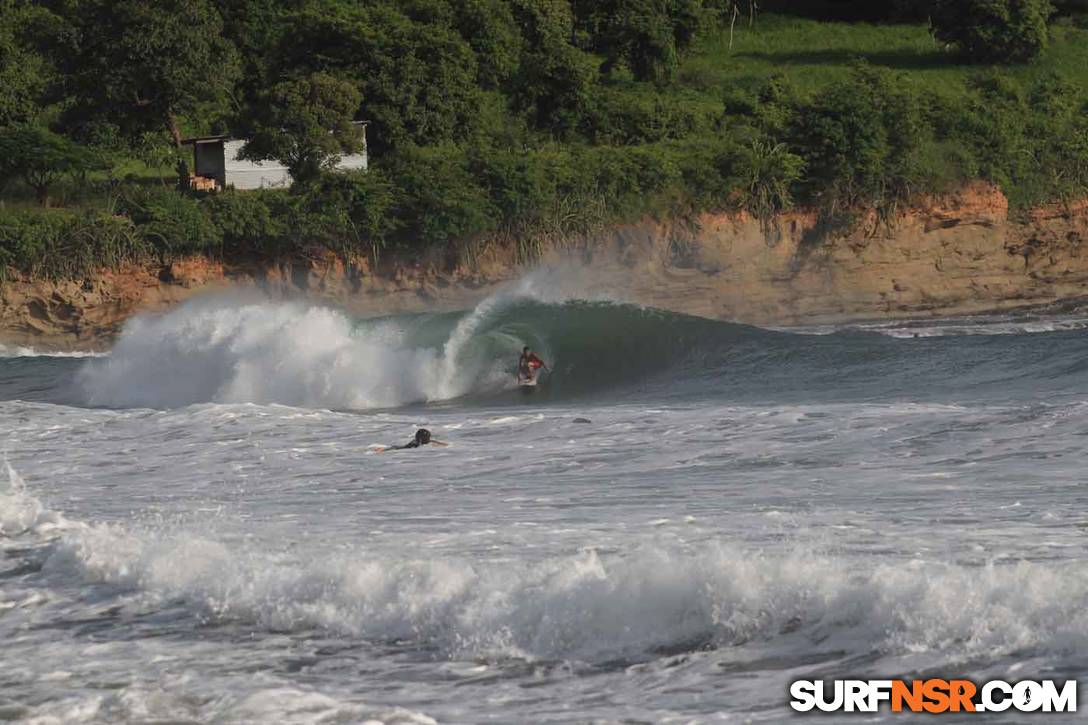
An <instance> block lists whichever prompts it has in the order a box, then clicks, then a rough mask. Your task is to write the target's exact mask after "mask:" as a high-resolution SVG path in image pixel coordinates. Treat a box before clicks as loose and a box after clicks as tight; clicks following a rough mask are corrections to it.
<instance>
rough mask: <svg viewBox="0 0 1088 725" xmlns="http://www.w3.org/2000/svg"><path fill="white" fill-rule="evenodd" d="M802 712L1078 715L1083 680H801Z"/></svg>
mask: <svg viewBox="0 0 1088 725" xmlns="http://www.w3.org/2000/svg"><path fill="white" fill-rule="evenodd" d="M790 698H791V699H790V707H792V708H793V709H794V710H796V711H797V712H811V711H813V710H816V711H820V712H878V711H879V710H880V708H881V707H883V706H884V705H885V703H886V704H887V705H888V706H890V708H891V711H892V712H910V713H921V712H927V713H944V712H961V713H962V712H978V713H985V712H1005V711H1009V710H1012V711H1017V712H1076V711H1077V681H1076V680H1068V681H1066V682H1064V683H1062V684H1061V685H1060V686H1059V685H1058V683H1057V682H1055V681H1054V680H1022V681H1020V682H1005V681H1003V680H990V681H989V682H985V683H983V684H981V685H976V684H975V683H974V682H971V681H970V680H940V679H929V680H833V681H829V682H824V681H822V680H797V681H796V682H794V683H792V684H791V685H790Z"/></svg>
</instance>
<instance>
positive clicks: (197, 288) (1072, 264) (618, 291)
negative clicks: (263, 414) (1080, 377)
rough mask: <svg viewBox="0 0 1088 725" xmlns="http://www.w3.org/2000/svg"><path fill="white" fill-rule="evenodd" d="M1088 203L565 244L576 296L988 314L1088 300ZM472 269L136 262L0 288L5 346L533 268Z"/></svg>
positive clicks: (380, 305)
mask: <svg viewBox="0 0 1088 725" xmlns="http://www.w3.org/2000/svg"><path fill="white" fill-rule="evenodd" d="M1086 242H1088V200H1084V201H1081V202H1078V203H1075V204H1067V205H1053V206H1047V207H1042V208H1039V209H1036V210H1034V211H1032V212H1031V213H1029V214H1026V215H1023V217H1022V218H1020V217H1017V218H1015V219H1013V218H1010V216H1009V210H1008V202H1007V200H1006V199H1005V197H1004V196H1003V195H1002V194H1001V192H1000V191H999V190H997V189H996V188H994V187H991V186H987V185H982V184H977V185H973V186H970V187H967V188H965V189H963V190H961V191H959V192H958V193H955V194H951V195H949V196H946V197H942V198H938V199H932V200H929V201H927V202H925V203H922V204H919V205H918V206H916V207H913V208H910V209H907V210H904V211H902V212H901V213H900V214H899V215H898V216H897V217H896V218H895V219H893V220H891V221H890V223H884V222H882V221H881V220H879V219H878V218H877V216H876V215H875V214H869V215H868V217H866V218H864V219H863V220H862V222H861V224H860V225H858V227H857V229H855V230H854V231H852V232H850V233H849V234H846V235H841V234H840V235H835V234H831V235H828V234H827V231H826V230H824V229H821V228H820V225H819V220H818V218H817V216H816V214H814V213H809V212H796V213H790V214H785V215H783V216H781V217H780V218H778V219H776V220H774V222H773V223H772V224H770V225H764V224H760V222H759V221H758V220H756V219H753V218H751V217H750V216H748V215H746V214H706V215H703V216H701V217H699V218H698V219H695V220H692V221H688V222H684V223H680V222H645V223H642V224H637V225H629V226H622V227H616V228H613V229H610V230H608V231H606V232H605V233H603V234H601V235H599V236H596V237H594V238H592V239H585V240H580V241H578V242H574V243H569V244H562V245H558V244H557V245H553V246H551V247H548V248H546V249H545V250H544V254H543V259H542V260H541V261H540V263H539V264H540V265H541V266H544V267H554V268H560V269H563V270H564V271H565V273H564V275H563V278H564V279H565V280H566V284H567V285H568V287H569V288H570V291H572V292H573V293H575V294H579V293H581V294H583V295H584V296H590V297H593V296H607V297H611V298H613V299H618V300H625V301H630V302H635V303H640V304H646V305H652V306H656V307H662V308H666V309H670V310H674V311H677V312H684V313H688V314H694V315H701V316H704V317H712V318H719V319H729V320H735V321H740V322H747V323H753V324H805V323H829V322H842V321H847V320H861V319H880V318H891V317H925V316H944V315H954V314H966V313H977V312H986V311H995V310H1001V309H1008V308H1011V307H1022V306H1027V305H1034V304H1045V303H1053V302H1058V301H1062V300H1069V299H1075V298H1079V297H1082V296H1086V295H1088V253H1086V249H1085V244H1086ZM473 257H474V262H473V264H472V265H471V266H470V265H468V264H467V263H465V262H463V261H454V260H451V259H449V258H448V257H447V256H445V255H444V254H443V253H442V252H439V251H435V252H432V253H430V254H425V255H423V256H422V257H421V258H419V259H414V260H412V261H410V262H405V261H404V260H396V259H390V260H388V261H386V262H384V263H383V264H382V265H380V266H379V267H378V268H377V269H369V268H368V267H367V266H366V265H364V266H363V267H362V268H361V269H352V270H346V269H345V268H344V266H343V265H342V264H340V263H339V262H338V261H337V260H335V259H332V258H321V259H316V260H313V261H310V262H307V263H295V264H293V265H289V266H286V265H271V266H270V265H267V264H264V263H261V262H257V261H254V262H251V263H245V264H236V265H224V264H223V263H221V262H217V261H214V260H208V259H203V258H194V259H186V260H181V261H178V262H175V263H174V264H172V265H171V266H170V267H169V268H166V269H162V268H160V267H157V266H131V267H127V268H124V269H121V270H117V271H103V272H102V273H100V274H98V275H96V276H94V277H93V278H92V279H87V280H84V281H82V282H62V283H51V282H44V281H40V280H25V279H22V280H19V279H17V280H13V281H11V282H8V283H6V284H4V285H3V286H2V288H0V343H6V344H19V345H29V346H34V347H37V348H39V349H57V348H62V349H77V348H82V349H86V348H104V347H108V346H109V343H110V341H111V339H112V337H113V336H114V335H116V334H117V332H118V331H119V330H120V328H121V326H122V325H123V323H124V321H125V320H126V319H127V318H129V317H130V316H132V315H134V314H137V313H154V312H158V311H162V310H164V309H167V308H169V307H171V306H173V305H176V304H178V303H179V302H182V301H184V300H186V299H189V298H191V297H193V296H196V295H199V294H206V293H209V292H214V291H223V290H227V289H231V288H238V287H241V288H247V289H259V290H262V291H263V292H264V293H265V294H268V295H270V296H273V297H277V298H280V297H288V298H290V297H305V298H309V299H312V300H315V301H318V302H321V303H326V304H333V305H336V306H340V307H343V308H345V309H346V310H348V311H349V312H350V313H352V314H356V315H377V314H388V313H393V312H406V311H422V310H436V309H438V310H445V309H463V308H466V307H470V306H471V305H473V304H475V303H476V302H477V301H479V300H480V299H482V298H484V297H486V296H487V295H488V294H491V293H492V292H494V291H495V290H497V289H499V288H501V287H502V286H503V285H504V284H507V283H509V282H511V281H513V280H515V279H518V278H519V277H522V276H523V275H525V274H526V273H527V272H529V270H528V269H527V268H525V267H522V266H520V265H519V264H517V262H516V253H515V251H514V250H513V249H512V247H511V246H510V245H503V244H501V243H498V242H493V243H490V244H479V245H477V252H476V254H474V255H473Z"/></svg>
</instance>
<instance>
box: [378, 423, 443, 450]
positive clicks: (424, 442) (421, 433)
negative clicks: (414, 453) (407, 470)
mask: <svg viewBox="0 0 1088 725" xmlns="http://www.w3.org/2000/svg"><path fill="white" fill-rule="evenodd" d="M428 445H429V446H442V447H443V448H445V447H446V446H448V445H449V443H445V442H443V441H440V440H438V439H437V438H432V437H431V432H430V431H429V430H427V429H426V428H420V429H419V430H417V431H416V436H415V438H413V439H412V440H410V441H408V442H407V443H405V444H404V445H403V446H382V447H381V448H375V449H374V452H375V453H385V452H386V451H403V450H406V449H408V448H420V447H422V446H428Z"/></svg>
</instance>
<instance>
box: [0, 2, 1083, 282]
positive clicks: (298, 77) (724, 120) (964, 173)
mask: <svg viewBox="0 0 1088 725" xmlns="http://www.w3.org/2000/svg"><path fill="white" fill-rule="evenodd" d="M640 1H641V0H609V2H608V3H592V2H588V1H585V0H573V2H568V0H548V2H531V3H530V2H524V1H523V0H413V2H410V3H400V4H398V3H390V2H388V0H370V1H369V2H366V3H361V4H360V3H346V2H342V1H341V0H306V1H305V2H301V3H285V2H278V0H243V1H241V2H240V4H239V6H238V7H235V6H234V5H231V4H225V5H223V6H222V8H219V7H218V5H217V4H215V3H211V2H210V1H209V0H182V2H180V4H178V3H161V4H157V5H155V10H154V11H149V12H152V14H151V16H150V17H151V20H147V19H146V18H144V15H141V16H140V17H141V18H144V20H142V21H141V22H147V23H150V25H145V26H142V27H136V28H135V29H133V28H132V27H130V26H129V25H124V24H125V23H127V22H128V20H127V19H126V18H127V16H124V15H121V16H118V13H121V12H123V11H124V8H125V7H127V5H126V3H136V5H135V6H133V7H137V6H140V3H139V2H137V0H123V2H119V3H101V2H99V0H72V3H71V4H70V5H58V6H57V7H58V8H64V7H73V8H82V10H81V12H79V13H77V14H75V15H72V16H70V17H64V16H63V13H62V12H61V11H60V10H58V11H57V12H58V13H60V14H59V15H56V16H53V15H49V16H48V17H45V16H41V17H40V15H41V8H42V7H45V6H37V5H34V4H33V3H25V4H24V3H22V2H21V1H20V0H0V8H7V9H8V11H9V12H10V10H11V8H17V9H18V8H22V9H23V10H22V11H23V12H25V13H29V15H27V17H29V18H31V20H33V22H31V21H30V20H28V21H27V22H26V28H29V29H38V30H37V31H35V32H44V31H40V29H41V28H54V34H55V35H56V37H58V38H60V39H61V40H64V39H67V38H70V37H77V38H78V37H79V33H81V32H82V33H85V34H86V33H92V34H94V33H97V34H99V35H101V34H102V32H104V30H110V29H112V28H113V27H114V26H115V25H117V24H118V23H121V24H123V25H124V28H125V30H124V31H123V32H121V31H119V32H120V35H117V33H114V35H117V37H116V38H115V40H114V41H113V44H111V45H109V46H108V47H103V48H101V49H96V48H95V47H94V46H93V45H90V46H88V45H87V44H86V43H84V44H82V45H80V44H77V45H74V46H71V49H70V50H69V51H66V52H59V51H57V48H60V49H61V51H64V46H63V44H62V43H61V41H60V40H56V39H55V38H54V37H53V36H49V35H48V33H46V36H45V40H41V41H40V42H37V44H34V43H30V42H29V41H27V42H25V43H24V45H22V46H20V45H19V43H20V42H21V41H20V40H19V36H18V34H16V35H14V36H12V37H11V38H8V40H7V41H5V36H4V35H3V33H0V46H4V43H5V42H7V43H8V47H9V49H10V48H13V49H14V50H15V51H18V52H20V53H23V54H24V56H25V57H24V58H23V60H22V61H21V64H18V65H15V64H13V63H12V61H11V59H12V58H15V59H16V60H18V59H19V58H18V53H15V54H12V53H9V55H8V56H0V78H4V77H10V76H14V77H15V80H16V81H19V83H15V82H12V83H9V85H8V88H10V89H14V90H13V91H12V92H10V93H8V94H7V95H4V94H3V93H0V172H2V173H0V181H2V182H3V184H2V185H0V273H3V274H7V273H10V272H11V271H12V270H20V271H22V272H24V273H28V274H33V275H38V276H61V277H77V278H78V277H79V276H81V275H84V274H87V273H88V271H89V270H91V269H93V268H94V267H95V266H96V265H98V264H103V263H106V264H115V263H117V261H118V260H124V259H158V260H161V261H168V260H169V259H170V258H171V257H172V256H174V255H177V254H181V253H189V252H203V253H207V254H213V255H224V256H232V255H260V256H267V257H297V256H300V255H305V254H307V253H308V251H309V250H311V249H313V248H323V249H326V250H330V251H332V252H334V253H335V254H338V255H340V256H342V257H343V258H344V260H345V261H346V262H348V263H354V262H355V261H358V260H360V259H362V258H364V257H370V258H371V259H376V258H378V257H379V256H380V255H382V254H384V253H386V252H387V251H388V250H390V249H399V250H401V251H402V252H406V253H411V252H412V251H413V250H415V249H418V248H421V247H431V246H435V245H439V246H448V247H451V250H450V251H451V254H450V256H451V257H457V256H461V257H467V258H471V257H472V254H473V250H474V249H476V247H477V246H478V243H479V240H481V239H485V238H494V237H496V236H498V237H505V238H507V239H509V240H513V241H514V242H515V243H517V244H518V245H519V249H520V250H522V252H523V254H524V256H525V257H526V258H531V257H532V256H533V254H534V253H535V250H537V249H538V248H539V246H540V243H541V242H542V241H543V240H546V239H556V238H565V237H572V236H578V235H584V234H587V233H592V232H593V231H594V230H595V229H598V228H600V227H601V226H602V225H607V224H611V223H616V222H622V221H628V220H632V219H637V218H640V217H643V216H646V215H658V216H688V215H692V214H695V213H698V212H701V211H706V210H720V209H746V210H748V211H749V212H751V213H753V214H755V215H757V216H758V217H760V218H761V219H762V220H763V221H764V222H765V223H766V224H767V225H768V226H771V225H773V220H774V217H775V215H776V214H777V213H779V212H782V211H784V210H786V209H789V208H790V207H792V206H794V205H798V204H800V205H805V206H808V207H812V208H815V209H817V210H818V211H819V212H820V213H821V214H822V215H823V216H824V219H825V221H826V225H825V226H826V228H827V229H828V230H829V234H834V233H835V232H836V230H839V231H841V230H846V229H849V228H850V226H851V225H852V224H853V223H854V222H855V221H856V219H857V218H859V212H860V211H862V210H866V209H874V208H875V209H877V210H878V211H879V212H880V213H881V215H883V216H884V217H885V218H886V219H888V220H889V222H890V221H891V220H893V219H894V214H895V212H896V210H897V209H898V208H900V207H901V206H902V205H904V204H909V203H910V201H911V199H912V198H913V197H914V196H916V195H918V194H920V193H929V192H939V191H943V190H947V189H950V188H952V187H954V186H955V185H957V184H960V183H963V182H966V181H970V180H974V179H985V180H988V181H991V182H993V183H995V184H998V185H1000V186H1001V188H1002V189H1003V190H1004V191H1005V193H1006V194H1007V195H1008V196H1009V198H1010V201H1011V203H1012V205H1013V207H1014V208H1018V209H1022V208H1027V207H1030V206H1032V205H1036V204H1039V203H1043V202H1047V201H1052V200H1060V199H1070V198H1074V197H1077V196H1083V195H1084V194H1086V193H1088V29H1085V27H1082V26H1085V25H1088V24H1086V23H1085V22H1084V21H1083V19H1078V18H1077V17H1075V16H1070V15H1066V16H1061V17H1057V18H1056V19H1054V20H1053V21H1052V22H1051V25H1050V28H1049V43H1048V44H1047V45H1046V47H1044V48H1042V50H1041V52H1039V54H1038V57H1036V58H1035V59H1034V60H1032V61H1031V62H1028V63H1019V64H1011V63H1010V64H997V65H993V64H981V63H973V62H971V59H970V58H969V57H966V56H965V55H964V54H963V53H960V52H957V51H956V49H955V48H953V47H949V46H948V45H947V44H945V43H942V42H938V41H937V40H935V39H934V36H933V35H932V34H931V32H930V29H929V27H928V26H927V25H925V24H923V23H921V22H913V23H904V22H884V23H871V22H847V21H843V20H829V19H819V15H820V14H819V12H814V13H812V14H814V15H816V16H817V17H815V18H813V17H800V16H794V15H787V14H774V13H764V14H761V15H759V16H758V18H757V19H756V21H755V22H754V23H753V24H751V25H749V23H748V20H747V18H746V17H744V16H741V17H740V18H739V19H738V21H737V22H736V24H735V27H734V28H733V29H732V31H731V30H730V26H729V23H728V22H727V20H728V17H729V16H728V15H726V16H724V17H723V16H722V15H721V14H719V13H718V11H717V10H712V8H719V9H720V8H722V7H731V6H730V4H729V3H728V2H726V3H721V2H709V0H708V1H707V2H702V1H701V0H684V2H676V3H672V4H669V5H668V7H671V8H673V9H674V10H675V12H676V14H675V15H668V16H666V15H663V16H662V17H661V18H659V19H656V20H654V22H652V23H650V24H649V25H648V26H646V25H640V24H639V22H638V19H639V17H640V16H638V15H637V14H636V15H631V14H630V13H627V14H625V13H624V11H623V8H624V7H626V6H627V5H628V4H631V3H637V2H640ZM926 1H927V2H930V1H933V0H926ZM5 2H6V3H7V4H6V5H2V3H5ZM1032 2H1043V0H1032ZM48 5H49V4H46V6H48ZM659 5H660V6H661V7H665V6H666V4H659ZM840 5H841V3H840ZM898 5H899V6H902V5H904V3H903V2H899V3H898ZM142 7H143V6H140V8H142ZM639 7H642V6H639ZM655 7H656V6H655ZM119 8H120V9H119ZM299 8H301V9H299ZM133 12H136V10H134V11H133ZM139 12H140V13H143V12H144V11H143V10H142V9H140V10H139ZM662 12H663V11H662ZM874 12H875V11H873V10H867V12H866V15H872V14H873V13H874ZM36 13H37V14H36ZM154 13H158V14H157V15H155V14H154ZM178 13H182V14H184V13H189V14H190V16H185V17H181V16H179V15H178ZM840 14H841V13H840ZM838 15H839V14H836V17H838ZM43 17H45V19H43ZM96 18H97V19H98V20H96ZM179 18H180V19H179ZM46 20H48V22H46ZM181 21H184V23H183V22H181ZM95 22H100V23H101V24H100V25H98V26H96V25H95ZM65 23H68V24H69V25H70V27H67V26H65ZM171 23H176V24H178V28H179V29H176V30H173V31H171V32H172V33H174V34H173V35H171V34H170V33H164V34H162V36H161V37H160V36H159V35H158V32H159V31H160V30H161V29H162V28H170V27H173V26H172V25H171ZM192 23H203V26H201V27H203V28H204V30H205V31H206V32H207V33H210V34H211V36H210V37H211V38H212V40H211V41H208V42H204V41H199V42H198V41H197V40H193V41H192V43H191V45H189V46H186V47H184V48H180V49H177V50H176V52H175V50H174V49H175V46H176V35H177V34H178V33H180V34H183V35H187V36H192V34H191V32H190V30H189V25H191V24H192ZM625 23H626V24H625ZM56 27H61V28H64V32H63V33H58V32H55V28H56ZM663 28H664V29H665V30H664V31H663V30H662V29H663ZM111 32H112V31H111ZM28 33H29V35H33V34H32V33H30V31H29V30H28ZM125 33H128V34H129V35H126V34H125ZM28 37H29V36H28ZM111 37H112V36H111ZM156 42H161V43H163V51H162V53H161V54H160V55H159V56H156V58H159V59H161V62H162V65H163V66H165V67H166V68H167V69H169V68H171V67H172V66H171V63H175V62H177V63H179V65H178V66H177V67H176V68H174V71H175V72H174V75H169V76H164V75H162V74H161V73H160V72H159V71H160V70H161V69H159V68H157V66H156V67H153V68H152V71H148V72H149V73H150V75H148V77H147V78H144V79H143V82H144V83H145V85H143V86H139V87H135V88H130V87H129V86H127V85H126V84H131V83H134V82H135V81H133V80H132V79H133V78H134V77H135V78H137V79H139V78H140V74H141V73H143V72H145V71H146V68H145V66H147V64H146V63H145V64H144V65H143V66H138V67H133V68H127V69H126V68H124V65H125V63H127V62H129V60H127V59H128V58H129V56H128V55H126V56H115V55H112V54H113V53H114V45H122V46H123V45H124V44H125V43H129V44H130V51H131V52H130V55H131V54H136V55H137V56H138V54H139V53H141V52H147V48H148V47H151V48H154V47H155V46H154V44H155V43H156ZM13 52H14V51H13ZM34 53H39V56H40V57H38V62H37V65H35V63H34V62H30V61H32V60H33V59H34V57H35V56H34ZM50 53H53V54H54V55H50ZM58 53H59V54H58ZM66 53H67V54H66ZM81 54H82V55H81ZM88 54H90V55H88ZM96 54H98V55H96ZM99 55H102V56H103V57H101V58H99ZM174 55H177V56H178V58H176V59H175V58H174V57H173V56H174ZM69 56H71V57H69ZM4 58H7V60H4ZM73 58H74V59H75V60H73ZM28 59H29V60H28ZM77 60H78V61H79V63H77V62H75V61H77ZM99 61H102V62H104V63H108V65H106V66H103V70H101V71H97V72H95V73H92V74H87V73H86V72H85V69H84V68H83V66H84V65H87V64H92V65H93V64H94V63H97V62H99ZM182 61H183V62H182ZM5 63H8V65H7V66H5V65H4V64H5ZM81 64H82V65H81ZM201 64H204V65H203V66H202V65H201ZM153 65H154V64H153ZM115 66H121V70H124V71H125V72H124V73H123V74H120V75H119V76H117V77H116V78H114V77H111V76H110V73H112V69H113V68H114V67H115ZM35 68H36V69H38V70H36V71H35V73H37V75H33V74H30V75H27V74H29V73H30V71H28V70H26V69H35ZM194 68H197V69H200V68H203V69H204V71H203V72H204V73H205V74H208V73H211V74H213V75H215V76H216V77H215V78H213V79H212V80H211V81H209V83H208V84H204V82H203V80H201V78H203V76H201V77H200V78H198V77H197V76H196V75H192V74H193V73H194V72H195V71H194V70H193V69H194ZM24 71H25V72H24ZM19 73H23V76H25V77H21V76H19ZM5 74H6V75H5ZM20 78H21V80H20ZM179 79H181V80H180V81H179ZM20 83H21V85H20ZM171 83H173V84H175V85H174V86H170V88H172V90H171V92H170V93H172V94H173V95H170V93H166V92H164V94H163V97H162V98H155V99H148V102H147V104H146V107H147V108H150V109H153V110H154V112H152V111H147V110H145V107H144V105H139V106H138V107H131V106H126V103H127V102H128V101H127V99H128V98H130V96H131V95H132V94H137V95H138V94H139V93H141V92H145V90H142V89H146V88H148V87H150V88H156V89H158V88H159V87H160V86H161V85H163V84H166V85H167V86H169V84H171ZM148 84H149V85H148ZM205 85H207V87H208V88H210V89H211V90H212V91H214V93H212V92H211V91H208V92H207V93H205V92H204V89H205ZM115 86H116V88H115ZM103 88H105V89H107V90H108V93H107V92H104V91H103V90H102V89H103ZM20 89H23V90H25V91H26V92H25V94H23V95H20V93H22V91H21V90H20ZM35 94H37V95H35ZM110 94H113V95H110ZM315 99H316V100H315ZM5 104H7V105H5ZM307 104H308V105H307ZM20 114H21V115H20ZM5 118H6V119H8V120H7V121H5V120H4V119H5ZM352 118H366V119H368V120H371V121H372V122H373V123H372V126H371V130H370V134H369V136H370V141H371V152H372V168H371V171H370V172H369V173H366V174H359V173H355V174H335V173H326V172H324V171H321V169H322V167H323V164H324V163H325V159H326V158H335V153H337V152H339V151H343V150H347V149H348V147H349V146H350V144H351V143H353V140H352V138H351V137H350V135H351V125H350V121H351V119H352ZM12 119H14V120H12ZM28 128H29V129H32V133H30V136H27V133H29V132H27V131H26V129H28ZM285 129H292V130H291V131H287V130H285ZM225 130H230V131H233V132H235V133H238V134H242V135H246V136H251V137H254V138H255V143H254V150H253V153H254V154H257V155H258V157H263V158H279V159H281V160H283V161H284V163H285V164H287V165H288V166H290V167H292V168H294V169H295V170H296V173H297V174H298V183H296V184H295V185H294V187H293V188H292V189H291V190H290V191H286V190H277V191H261V192H244V193H243V192H233V191H225V192H220V193H216V194H211V195H209V194H204V193H200V194H197V193H191V192H179V191H177V190H176V188H175V185H174V179H173V175H174V174H173V169H174V166H175V163H176V160H177V158H178V157H177V154H178V151H177V150H175V148H174V147H173V145H172V144H171V142H170V135H171V134H182V133H187V134H193V133H206V132H209V131H225ZM20 134H22V135H20ZM34 134H37V136H35V135H34ZM9 136H11V137H12V138H16V140H18V139H19V138H24V137H33V138H39V137H40V138H41V139H42V140H41V141H40V142H41V143H43V144H51V148H52V149H53V151H52V152H51V153H52V156H49V158H55V159H56V160H57V164H59V165H60V166H59V167H58V168H56V169H52V170H50V169H41V168H37V167H36V166H35V164H37V166H41V164H40V163H39V162H40V160H41V159H42V158H45V157H46V156H47V155H45V154H36V153H34V149H33V148H31V149H30V151H31V153H29V154H27V153H23V152H26V151H27V148H25V143H24V147H20V146H19V145H18V143H16V144H15V145H14V146H12V145H11V143H10V142H7V141H5V139H6V138H8V137H9ZM5 143H8V145H7V146H5V145H4V144H5ZM330 143H331V146H330ZM5 148H7V149H9V151H5ZM20 153H22V158H23V159H24V162H25V163H24V166H26V165H29V166H30V167H31V168H30V169H29V172H28V170H27V169H26V168H23V167H20V166H18V164H16V163H15V162H14V161H13V159H16V160H17V159H19V158H20ZM261 154H263V156H260V155H261ZM35 174H37V175H36V176H35ZM43 175H44V176H45V177H46V182H47V188H44V192H43V186H42V183H46V182H41V177H42V176H43ZM35 179H37V181H38V182H41V183H38V185H37V186H36V187H35V188H32V185H31V182H32V181H34V180H35ZM42 202H48V204H49V205H51V206H53V207H54V208H52V209H48V210H42V209H41V208H40V207H41V203H42Z"/></svg>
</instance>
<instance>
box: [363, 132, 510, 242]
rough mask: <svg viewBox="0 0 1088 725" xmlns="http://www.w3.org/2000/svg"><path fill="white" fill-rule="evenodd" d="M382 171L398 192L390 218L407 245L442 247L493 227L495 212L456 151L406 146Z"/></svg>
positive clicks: (460, 154)
mask: <svg viewBox="0 0 1088 725" xmlns="http://www.w3.org/2000/svg"><path fill="white" fill-rule="evenodd" d="M383 170H384V171H385V172H386V173H387V174H388V177H389V178H390V179H391V181H392V183H393V185H394V186H395V187H396V188H397V190H398V191H399V194H398V196H397V198H396V206H395V212H394V213H395V214H396V216H397V218H398V219H400V221H401V223H402V226H401V228H400V234H399V237H400V238H401V239H404V240H405V241H407V242H409V243H413V244H443V243H446V242H450V241H453V240H456V239H460V238H464V237H469V236H472V235H474V234H478V233H480V232H484V231H488V230H491V229H494V228H495V227H496V226H497V222H498V214H497V210H496V209H495V207H494V206H493V205H492V204H491V200H490V199H489V198H488V194H487V192H486V191H485V190H484V189H483V188H482V187H481V186H480V185H479V183H478V182H477V180H476V179H475V178H473V176H472V174H471V173H470V172H469V166H468V159H467V157H466V155H465V153H464V151H462V150H461V149H459V148H457V147H456V146H452V145H446V146H435V147H430V148H419V147H409V148H406V149H404V150H403V151H401V152H399V153H397V154H395V155H392V156H391V157H390V158H389V159H388V160H387V165H386V166H385V167H383Z"/></svg>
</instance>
